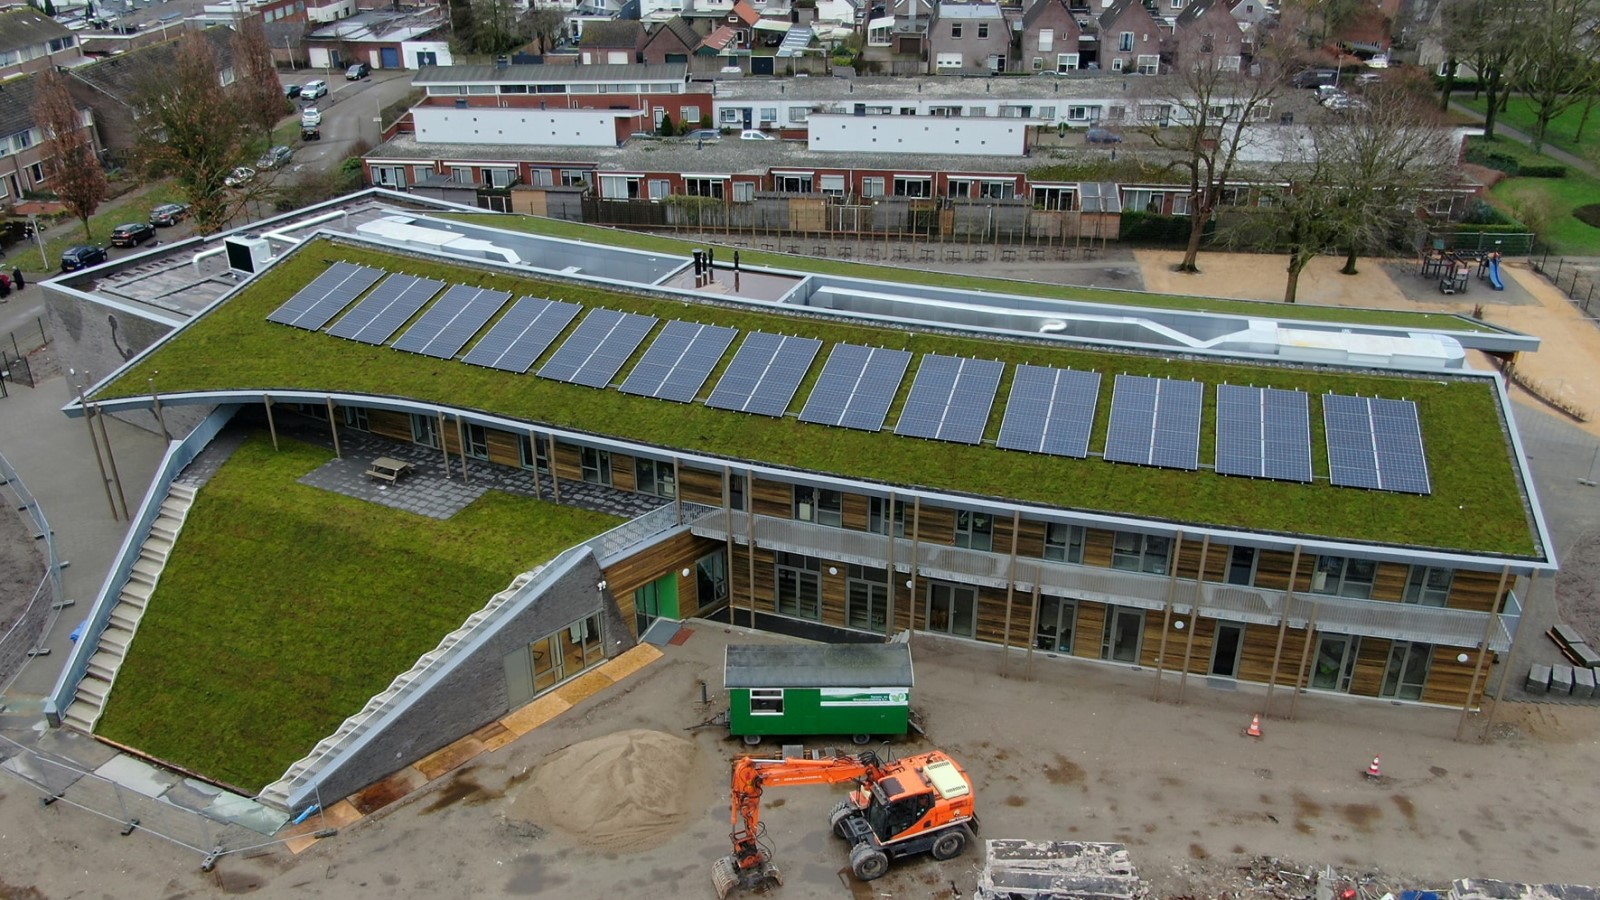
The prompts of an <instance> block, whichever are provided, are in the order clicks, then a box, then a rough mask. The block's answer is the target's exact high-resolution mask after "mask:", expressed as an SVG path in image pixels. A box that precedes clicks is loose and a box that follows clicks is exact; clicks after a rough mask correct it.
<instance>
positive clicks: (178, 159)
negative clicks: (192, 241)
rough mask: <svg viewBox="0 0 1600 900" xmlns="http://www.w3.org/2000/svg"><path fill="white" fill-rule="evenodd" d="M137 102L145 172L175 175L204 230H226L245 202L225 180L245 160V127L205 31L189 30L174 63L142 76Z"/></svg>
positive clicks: (180, 43) (179, 186) (179, 47)
mask: <svg viewBox="0 0 1600 900" xmlns="http://www.w3.org/2000/svg"><path fill="white" fill-rule="evenodd" d="M136 104H137V106H138V108H139V116H138V119H137V121H138V124H139V128H140V135H139V145H140V157H141V159H142V161H143V163H144V165H145V167H146V168H147V170H149V171H150V172H151V173H152V174H159V175H170V176H172V178H173V179H174V180H175V181H176V182H177V185H178V188H179V190H181V191H182V192H183V194H184V197H185V198H186V199H187V200H188V201H189V204H190V206H191V208H192V209H193V211H194V217H195V222H196V224H198V225H199V226H200V230H201V231H204V232H211V231H215V230H216V229H218V228H220V227H222V225H224V224H226V223H227V221H228V220H229V219H230V218H232V216H233V214H234V213H235V212H237V210H238V209H239V208H240V206H241V205H242V203H243V199H242V198H240V197H239V196H238V195H237V193H236V192H235V191H232V190H230V189H229V186H228V185H227V184H226V181H227V179H228V176H229V174H230V173H231V172H232V171H233V169H234V167H235V166H238V165H239V164H240V163H241V162H242V161H243V160H244V155H245V123H244V121H243V119H242V117H241V113H240V109H239V105H238V103H236V102H235V100H234V98H233V97H232V96H231V93H230V92H229V91H227V90H225V89H224V88H223V86H222V80H221V78H220V77H219V75H218V74H217V58H216V54H215V53H213V52H212V50H211V44H210V42H208V41H207V40H206V38H205V36H204V35H203V34H201V33H200V32H198V31H189V32H186V33H185V34H184V36H183V37H181V38H179V39H178V42H177V46H176V48H175V52H174V53H173V55H172V56H171V58H170V63H169V64H167V65H166V66H164V67H162V68H161V69H160V70H151V71H147V72H145V73H144V74H143V78H142V79H141V84H140V87H139V90H138V97H137V100H136Z"/></svg>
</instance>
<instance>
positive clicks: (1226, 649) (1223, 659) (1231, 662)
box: [1210, 622, 1244, 678]
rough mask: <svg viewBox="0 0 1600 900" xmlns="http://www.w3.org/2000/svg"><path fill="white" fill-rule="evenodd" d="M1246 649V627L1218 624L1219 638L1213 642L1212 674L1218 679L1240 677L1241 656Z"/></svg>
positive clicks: (1227, 623) (1225, 623) (1226, 623)
mask: <svg viewBox="0 0 1600 900" xmlns="http://www.w3.org/2000/svg"><path fill="white" fill-rule="evenodd" d="M1243 649H1244V626H1243V625H1235V624H1232V623H1229V622H1218V623H1217V636H1216V639H1215V640H1213V641H1212V642H1211V670H1210V672H1211V674H1212V675H1215V676H1217V677H1218V678H1237V677H1239V654H1240V652H1241V651H1242V650H1243Z"/></svg>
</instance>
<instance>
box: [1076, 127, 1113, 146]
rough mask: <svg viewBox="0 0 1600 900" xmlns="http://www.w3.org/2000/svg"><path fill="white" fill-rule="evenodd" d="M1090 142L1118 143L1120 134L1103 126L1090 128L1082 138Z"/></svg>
mask: <svg viewBox="0 0 1600 900" xmlns="http://www.w3.org/2000/svg"><path fill="white" fill-rule="evenodd" d="M1083 139H1084V140H1085V141H1088V142H1089V143H1091V144H1120V143H1122V135H1120V134H1117V133H1116V132H1114V131H1110V130H1108V129H1105V128H1091V129H1089V133H1088V134H1086V135H1084V138H1083Z"/></svg>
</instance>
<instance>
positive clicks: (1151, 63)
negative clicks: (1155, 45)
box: [1139, 53, 1161, 75]
mask: <svg viewBox="0 0 1600 900" xmlns="http://www.w3.org/2000/svg"><path fill="white" fill-rule="evenodd" d="M1159 71H1161V57H1160V55H1158V54H1155V53H1148V54H1144V53H1142V54H1140V55H1139V74H1140V75H1154V74H1156V73H1157V72H1159Z"/></svg>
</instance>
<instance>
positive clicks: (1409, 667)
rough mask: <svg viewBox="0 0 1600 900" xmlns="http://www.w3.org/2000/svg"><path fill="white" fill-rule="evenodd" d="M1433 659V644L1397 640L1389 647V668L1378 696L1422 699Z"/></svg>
mask: <svg viewBox="0 0 1600 900" xmlns="http://www.w3.org/2000/svg"><path fill="white" fill-rule="evenodd" d="M1432 660H1433V645H1432V644H1423V643H1418V642H1413V641H1395V642H1394V646H1392V647H1390V648H1389V668H1388V670H1387V671H1385V672H1384V673H1383V688H1382V690H1380V691H1378V696H1380V697H1393V698H1395V699H1396V700H1421V699H1422V686H1423V684H1425V683H1426V682H1427V680H1428V663H1429V662H1431V661H1432Z"/></svg>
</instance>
